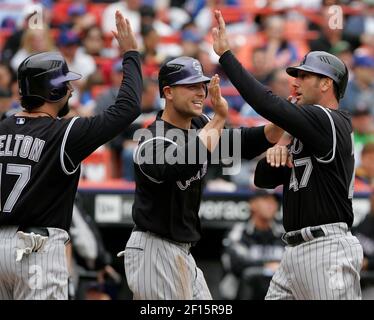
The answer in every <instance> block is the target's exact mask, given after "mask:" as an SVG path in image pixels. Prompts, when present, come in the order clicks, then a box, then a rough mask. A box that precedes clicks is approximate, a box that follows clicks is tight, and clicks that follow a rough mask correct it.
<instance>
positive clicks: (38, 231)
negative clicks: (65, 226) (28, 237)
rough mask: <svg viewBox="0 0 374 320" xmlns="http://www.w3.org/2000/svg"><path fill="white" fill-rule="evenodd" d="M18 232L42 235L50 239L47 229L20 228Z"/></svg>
mask: <svg viewBox="0 0 374 320" xmlns="http://www.w3.org/2000/svg"><path fill="white" fill-rule="evenodd" d="M18 231H22V232H25V233H31V232H33V233H35V234H40V235H41V236H43V237H49V232H48V229H47V228H41V227H19V228H18Z"/></svg>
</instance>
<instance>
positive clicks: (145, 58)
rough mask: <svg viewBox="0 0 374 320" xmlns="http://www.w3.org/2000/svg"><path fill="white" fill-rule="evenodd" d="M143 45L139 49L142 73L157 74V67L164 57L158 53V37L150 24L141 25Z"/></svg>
mask: <svg viewBox="0 0 374 320" xmlns="http://www.w3.org/2000/svg"><path fill="white" fill-rule="evenodd" d="M141 35H142V37H143V47H142V49H141V51H140V55H141V61H142V70H143V74H144V75H145V76H148V77H152V76H157V73H158V70H159V67H160V65H161V63H162V62H163V60H164V59H165V57H164V56H163V55H162V54H160V53H159V50H158V49H159V42H160V37H159V34H158V33H157V31H156V30H155V29H154V28H153V27H152V26H151V25H144V26H142V30H141Z"/></svg>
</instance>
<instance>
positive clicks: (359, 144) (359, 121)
mask: <svg viewBox="0 0 374 320" xmlns="http://www.w3.org/2000/svg"><path fill="white" fill-rule="evenodd" d="M373 119H374V118H373V115H372V114H371V113H370V110H369V108H368V106H362V107H359V108H356V109H355V110H354V111H353V112H352V129H353V139H354V146H355V166H356V167H357V166H359V165H360V163H361V151H362V148H363V147H364V145H365V144H367V143H369V142H374V122H373Z"/></svg>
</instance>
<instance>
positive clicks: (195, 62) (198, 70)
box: [192, 61, 203, 75]
mask: <svg viewBox="0 0 374 320" xmlns="http://www.w3.org/2000/svg"><path fill="white" fill-rule="evenodd" d="M192 67H193V68H194V69H195V70H196V71H197V72H198V74H199V75H202V74H203V70H202V68H201V64H200V63H199V62H198V61H194V62H192Z"/></svg>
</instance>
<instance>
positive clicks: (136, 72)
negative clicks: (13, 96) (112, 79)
mask: <svg viewBox="0 0 374 320" xmlns="http://www.w3.org/2000/svg"><path fill="white" fill-rule="evenodd" d="M123 74H124V76H123V80H122V84H121V87H120V89H119V92H118V95H117V98H116V102H115V104H114V105H112V106H110V107H108V108H107V109H106V110H104V111H103V112H101V113H100V114H98V115H96V116H94V117H89V118H78V119H76V120H75V122H74V123H73V124H72V127H71V130H70V132H67V134H68V136H67V140H66V145H65V152H66V153H67V155H68V156H69V158H70V159H71V160H72V162H73V163H74V165H78V164H79V163H80V162H81V161H82V160H83V159H84V158H86V157H87V156H88V155H89V154H90V153H92V152H93V151H94V150H95V149H97V148H98V147H99V146H101V145H102V144H104V143H106V142H107V141H109V140H110V139H112V138H113V137H115V136H116V135H117V134H119V133H120V132H122V131H123V130H124V129H126V128H127V127H128V126H129V125H130V124H131V123H132V122H133V121H134V120H135V119H136V118H137V117H138V116H139V114H140V104H141V94H142V86H143V85H142V73H141V64H140V59H139V53H138V52H137V51H129V52H127V53H125V55H124V57H123ZM73 120H74V119H73ZM73 120H72V121H73Z"/></svg>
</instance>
